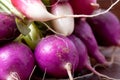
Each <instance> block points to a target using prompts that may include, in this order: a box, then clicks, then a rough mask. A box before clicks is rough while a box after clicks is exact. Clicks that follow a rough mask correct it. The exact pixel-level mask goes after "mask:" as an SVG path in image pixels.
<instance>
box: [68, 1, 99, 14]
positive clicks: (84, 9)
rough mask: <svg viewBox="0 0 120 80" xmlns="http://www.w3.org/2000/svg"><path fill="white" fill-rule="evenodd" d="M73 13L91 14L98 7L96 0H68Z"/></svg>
mask: <svg viewBox="0 0 120 80" xmlns="http://www.w3.org/2000/svg"><path fill="white" fill-rule="evenodd" d="M69 2H70V4H71V6H72V8H73V11H74V14H91V13H92V12H93V11H94V10H95V9H96V8H98V7H99V4H97V0H69Z"/></svg>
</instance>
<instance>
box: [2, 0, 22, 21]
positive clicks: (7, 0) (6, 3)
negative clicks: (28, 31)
mask: <svg viewBox="0 0 120 80" xmlns="http://www.w3.org/2000/svg"><path fill="white" fill-rule="evenodd" d="M0 2H1V3H2V4H3V5H4V6H6V7H7V8H8V9H9V11H10V12H11V13H12V14H14V15H15V16H17V17H19V18H21V19H24V16H23V15H22V14H21V13H20V12H19V11H18V10H17V9H15V7H14V6H13V5H12V4H11V1H10V0H0Z"/></svg>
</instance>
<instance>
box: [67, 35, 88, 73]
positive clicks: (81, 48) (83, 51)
mask: <svg viewBox="0 0 120 80" xmlns="http://www.w3.org/2000/svg"><path fill="white" fill-rule="evenodd" d="M68 38H69V39H70V40H71V41H73V43H74V44H75V46H76V48H77V51H78V54H79V65H78V69H77V72H80V71H81V70H82V69H83V68H85V67H86V65H90V63H89V57H88V52H87V48H86V46H85V44H84V43H83V42H82V40H80V38H78V37H77V36H75V35H74V34H72V35H70V36H68ZM88 63H89V64H88Z"/></svg>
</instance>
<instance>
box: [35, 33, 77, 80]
mask: <svg viewBox="0 0 120 80" xmlns="http://www.w3.org/2000/svg"><path fill="white" fill-rule="evenodd" d="M35 58H36V61H37V63H38V66H39V67H40V69H41V70H43V71H46V74H48V75H50V76H53V77H55V78H63V77H67V75H68V76H69V79H70V80H73V77H72V72H74V70H75V69H76V68H77V66H78V60H79V57H78V53H77V50H76V47H75V45H74V43H73V42H72V41H71V40H70V39H69V38H67V37H64V36H60V35H49V36H47V37H45V38H43V39H42V40H41V41H40V42H39V43H38V45H37V47H36V49H35Z"/></svg>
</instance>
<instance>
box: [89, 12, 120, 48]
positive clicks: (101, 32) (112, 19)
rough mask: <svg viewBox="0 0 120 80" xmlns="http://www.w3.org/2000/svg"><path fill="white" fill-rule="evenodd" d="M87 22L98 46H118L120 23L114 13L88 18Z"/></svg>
mask: <svg viewBox="0 0 120 80" xmlns="http://www.w3.org/2000/svg"><path fill="white" fill-rule="evenodd" d="M96 12H97V11H96ZM87 21H88V23H89V24H90V26H91V28H92V30H93V32H94V35H95V37H96V39H97V41H98V44H99V45H102V46H112V45H120V22H119V19H118V18H117V17H116V16H115V14H114V13H112V12H107V13H105V14H102V15H99V16H96V17H92V18H89V19H88V20H87Z"/></svg>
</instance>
